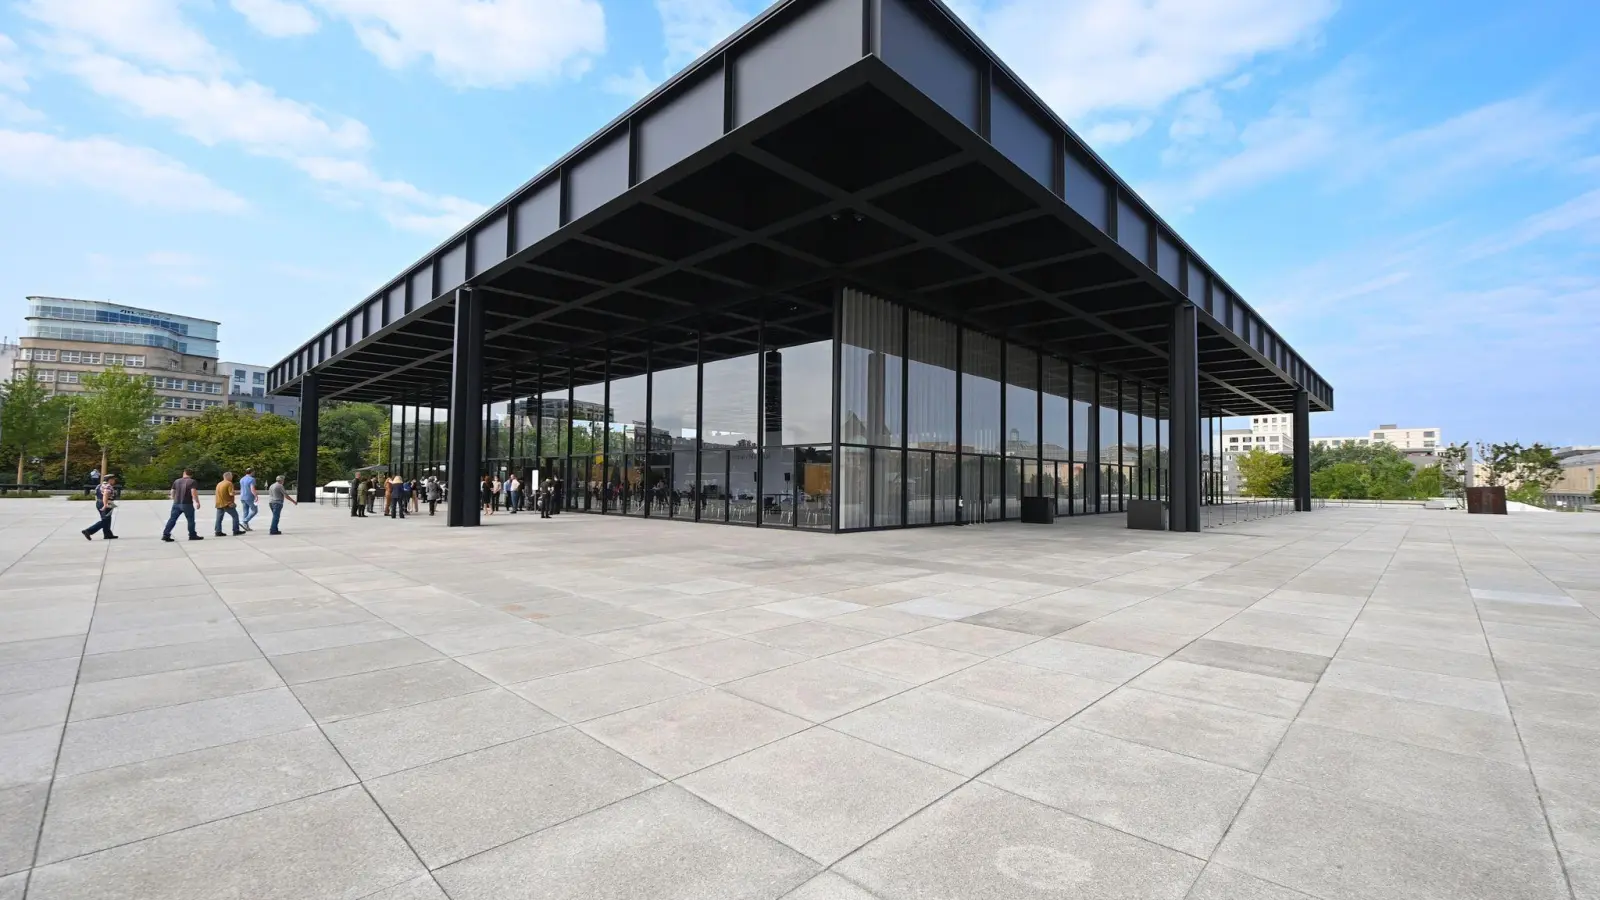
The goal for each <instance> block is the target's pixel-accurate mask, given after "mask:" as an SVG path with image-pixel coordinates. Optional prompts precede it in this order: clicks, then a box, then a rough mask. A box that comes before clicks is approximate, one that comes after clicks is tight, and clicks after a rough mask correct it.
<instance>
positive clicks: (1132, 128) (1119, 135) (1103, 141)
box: [1083, 116, 1151, 147]
mask: <svg viewBox="0 0 1600 900" xmlns="http://www.w3.org/2000/svg"><path fill="white" fill-rule="evenodd" d="M1150 124H1151V123H1150V117H1149V116H1140V117H1139V118H1137V119H1114V120H1112V121H1109V122H1096V123H1095V124H1093V125H1090V126H1089V128H1088V130H1087V131H1085V132H1084V135H1083V137H1084V139H1085V140H1087V141H1088V142H1089V143H1090V144H1091V145H1096V146H1102V147H1104V146H1109V145H1112V144H1125V143H1127V142H1128V141H1131V140H1133V139H1134V138H1136V137H1138V136H1139V135H1141V134H1144V133H1145V132H1146V131H1149V130H1150Z"/></svg>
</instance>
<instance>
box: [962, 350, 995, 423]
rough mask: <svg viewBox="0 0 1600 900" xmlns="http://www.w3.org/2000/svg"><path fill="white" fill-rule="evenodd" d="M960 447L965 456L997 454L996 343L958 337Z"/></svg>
mask: <svg viewBox="0 0 1600 900" xmlns="http://www.w3.org/2000/svg"><path fill="white" fill-rule="evenodd" d="M961 354H962V360H961V362H962V370H961V445H962V447H963V448H964V449H965V450H966V451H967V452H969V453H999V452H1000V341H999V340H997V339H995V338H992V337H989V336H988V335H985V334H979V333H977V332H975V331H968V332H966V333H964V334H963V335H962V351H961Z"/></svg>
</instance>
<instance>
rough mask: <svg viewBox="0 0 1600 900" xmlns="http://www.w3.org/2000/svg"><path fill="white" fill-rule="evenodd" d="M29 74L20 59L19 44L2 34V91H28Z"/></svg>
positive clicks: (0, 67)
mask: <svg viewBox="0 0 1600 900" xmlns="http://www.w3.org/2000/svg"><path fill="white" fill-rule="evenodd" d="M27 89H28V72H27V70H26V69H24V68H23V65H22V60H21V59H20V58H19V57H18V53H17V42H16V41H13V40H12V39H11V38H9V37H7V36H6V35H3V34H0V90H7V91H18V92H21V91H26V90H27Z"/></svg>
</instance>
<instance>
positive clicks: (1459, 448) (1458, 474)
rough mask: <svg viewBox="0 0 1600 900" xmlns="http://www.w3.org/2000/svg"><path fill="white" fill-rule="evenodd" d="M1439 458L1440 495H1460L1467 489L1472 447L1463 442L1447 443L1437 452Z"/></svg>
mask: <svg viewBox="0 0 1600 900" xmlns="http://www.w3.org/2000/svg"><path fill="white" fill-rule="evenodd" d="M1436 455H1437V456H1438V458H1439V493H1438V494H1437V495H1435V496H1440V497H1460V496H1462V495H1464V494H1465V493H1466V490H1467V469H1468V467H1469V466H1471V465H1472V447H1471V446H1470V445H1468V444H1467V443H1465V442H1463V443H1460V444H1447V445H1446V446H1445V447H1444V449H1442V450H1440V451H1439V452H1438V454H1436Z"/></svg>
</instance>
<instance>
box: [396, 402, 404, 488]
mask: <svg viewBox="0 0 1600 900" xmlns="http://www.w3.org/2000/svg"><path fill="white" fill-rule="evenodd" d="M394 470H395V471H396V472H399V473H400V477H401V478H405V477H406V401H405V398H403V397H402V398H401V400H400V464H399V465H397V466H395V469H394Z"/></svg>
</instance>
